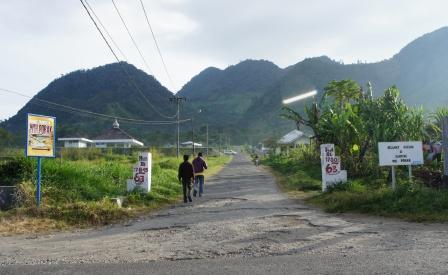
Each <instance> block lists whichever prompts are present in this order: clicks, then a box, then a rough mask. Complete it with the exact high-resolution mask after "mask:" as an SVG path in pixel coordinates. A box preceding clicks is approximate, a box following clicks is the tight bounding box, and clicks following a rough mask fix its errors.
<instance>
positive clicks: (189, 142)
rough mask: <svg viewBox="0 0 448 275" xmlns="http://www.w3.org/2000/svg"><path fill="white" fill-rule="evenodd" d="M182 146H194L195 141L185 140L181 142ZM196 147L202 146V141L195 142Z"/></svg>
mask: <svg viewBox="0 0 448 275" xmlns="http://www.w3.org/2000/svg"><path fill="white" fill-rule="evenodd" d="M180 145H181V146H182V147H192V146H193V141H185V142H182V143H181V144H180ZM194 147H197V148H201V147H202V143H196V142H195V143H194Z"/></svg>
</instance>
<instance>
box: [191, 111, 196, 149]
mask: <svg viewBox="0 0 448 275" xmlns="http://www.w3.org/2000/svg"><path fill="white" fill-rule="evenodd" d="M191 142H192V145H193V157H194V156H195V155H196V152H195V150H194V122H193V117H191Z"/></svg>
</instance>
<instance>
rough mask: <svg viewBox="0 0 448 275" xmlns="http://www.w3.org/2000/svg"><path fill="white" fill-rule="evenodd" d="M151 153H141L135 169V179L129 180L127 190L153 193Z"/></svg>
mask: <svg viewBox="0 0 448 275" xmlns="http://www.w3.org/2000/svg"><path fill="white" fill-rule="evenodd" d="M151 162H152V161H151V153H148V152H140V153H139V155H138V162H137V163H136V164H135V166H134V168H133V170H132V171H133V178H132V179H129V180H127V190H128V191H132V190H134V189H139V190H141V191H144V192H149V191H151Z"/></svg>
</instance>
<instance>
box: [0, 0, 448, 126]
mask: <svg viewBox="0 0 448 275" xmlns="http://www.w3.org/2000/svg"><path fill="white" fill-rule="evenodd" d="M87 1H88V3H89V4H90V6H91V7H92V8H93V10H94V11H95V13H96V15H97V16H98V18H99V19H100V20H101V22H102V23H103V25H104V26H105V27H106V29H107V30H108V32H109V33H110V34H111V36H112V38H113V39H114V41H115V42H116V44H117V45H118V46H119V49H120V50H121V51H122V52H123V54H124V56H122V55H121V54H120V52H119V51H118V49H117V48H115V51H116V52H117V54H118V55H119V58H120V60H125V61H127V62H129V63H132V64H134V65H135V66H136V67H138V68H140V69H142V70H144V71H146V72H147V73H148V74H151V75H154V76H155V77H156V78H157V79H158V80H159V81H160V82H161V83H162V85H164V86H165V87H167V88H168V89H169V90H170V91H173V92H177V91H178V90H180V89H181V88H182V86H183V85H184V84H185V83H187V82H188V81H189V80H190V79H191V78H192V77H193V76H195V75H197V74H198V73H199V72H200V71H202V70H203V69H205V68H207V67H210V66H214V67H218V68H221V69H225V68H226V67H227V66H229V65H233V64H236V63H238V62H240V61H243V60H245V59H266V60H270V61H272V62H274V63H275V64H277V65H278V66H280V67H282V68H283V67H287V66H289V65H293V64H295V63H297V62H300V61H301V60H303V59H304V58H307V57H314V56H322V55H327V56H329V57H330V58H332V59H334V60H337V61H343V62H344V63H355V62H357V61H362V62H377V61H381V60H384V59H388V58H390V57H392V56H393V55H394V54H396V53H398V51H399V50H400V49H401V48H403V47H404V46H405V45H406V44H408V43H409V42H411V41H412V40H414V39H416V38H417V37H419V36H421V35H423V34H425V33H428V32H432V31H434V30H436V29H439V28H441V27H444V26H447V25H448V17H447V16H446V11H447V10H448V1H446V0H425V1H422V0H406V1H405V0H394V1H390V0H338V1H335V0H313V1H310V0H245V1H241V0H142V1H143V3H144V5H145V8H146V10H147V12H148V15H149V20H150V22H151V25H152V28H153V30H154V33H155V35H156V37H157V41H158V43H159V46H160V49H161V51H162V55H163V57H164V59H165V63H166V65H167V68H168V72H169V74H170V76H171V78H172V80H173V81H172V82H170V81H169V78H168V77H167V74H166V73H165V71H164V68H163V65H162V62H161V60H160V57H159V56H158V54H157V49H156V47H155V45H154V41H153V39H152V36H151V32H150V30H149V28H148V25H147V23H146V20H145V17H144V13H143V10H142V8H141V4H140V0H114V1H115V3H116V5H117V7H118V8H119V10H120V12H121V14H122V16H123V18H124V20H125V21H126V24H127V25H128V27H129V30H130V31H131V33H132V35H133V37H134V39H135V41H136V43H137V45H138V46H139V48H140V50H141V52H142V54H143V56H144V58H145V60H146V61H147V64H148V66H146V65H145V63H144V62H143V60H142V59H141V57H140V56H139V54H138V52H137V50H136V49H135V48H134V46H133V44H132V41H131V40H130V38H129V37H128V34H127V33H126V30H125V28H124V26H123V24H122V23H121V21H120V18H119V17H118V15H117V13H116V11H115V9H114V6H113V3H112V1H111V0H87ZM0 22H1V23H0V35H1V38H2V41H1V43H0V53H1V55H2V56H1V63H0V88H2V89H8V90H13V91H17V92H21V93H23V94H26V95H28V96H34V95H35V94H37V93H38V92H39V91H40V90H42V89H43V88H45V87H46V86H47V85H48V84H49V83H50V82H51V81H52V80H54V79H55V78H58V77H60V76H61V75H63V74H66V73H69V72H71V71H74V70H78V69H90V68H93V67H96V66H100V65H104V64H108V63H113V62H115V58H114V57H113V55H112V54H111V52H110V51H109V49H108V48H107V46H106V44H105V42H104V41H103V40H102V39H101V36H100V35H99V33H98V31H97V30H96V29H95V26H94V25H93V23H92V22H91V21H90V19H89V17H88V15H87V13H86V11H85V10H84V8H83V6H82V4H81V2H80V1H79V0H63V1H62V0H14V1H1V3H0ZM112 46H113V45H112ZM113 47H115V46H113ZM28 100H29V99H28V98H23V97H19V96H16V95H11V94H6V93H4V92H1V91H0V120H2V119H7V118H9V117H11V116H13V115H15V114H16V113H17V112H18V111H19V109H20V108H22V107H23V105H24V104H25V103H26V102H27V101H28Z"/></svg>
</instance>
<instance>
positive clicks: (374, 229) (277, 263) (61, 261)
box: [0, 155, 448, 275]
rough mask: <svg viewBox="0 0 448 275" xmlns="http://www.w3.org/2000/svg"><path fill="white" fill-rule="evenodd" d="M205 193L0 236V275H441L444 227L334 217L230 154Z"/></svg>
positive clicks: (445, 254) (446, 268)
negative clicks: (100, 222) (141, 214)
mask: <svg viewBox="0 0 448 275" xmlns="http://www.w3.org/2000/svg"><path fill="white" fill-rule="evenodd" d="M205 188H206V189H205V196H204V197H202V198H198V199H196V200H194V201H193V203H192V204H176V205H174V206H172V207H170V208H167V209H164V210H161V211H159V212H157V213H154V214H152V215H150V216H148V217H146V218H142V219H140V220H134V221H130V222H128V223H125V224H119V225H114V226H110V227H104V228H101V229H95V230H94V229H92V230H81V231H77V232H65V233H55V234H50V235H37V236H35V235H27V236H15V237H2V238H0V274H2V275H6V274H192V275H193V274H194V275H201V274H214V275H219V274H245V275H247V274H448V234H447V229H448V225H444V224H431V225H428V224H414V223H406V222H401V221H397V220H392V219H382V218H371V217H365V216H359V215H333V214H326V213H323V212H322V211H320V210H318V209H315V208H312V207H309V206H306V205H304V204H301V203H299V202H295V201H291V200H289V199H287V198H286V197H285V196H284V195H283V194H282V193H281V192H280V191H279V190H278V188H277V186H276V184H275V180H274V178H273V176H272V175H271V174H270V173H269V172H268V171H266V170H264V169H263V168H260V167H255V166H254V165H253V164H252V163H251V162H250V161H249V160H248V159H247V157H245V156H243V155H237V156H235V158H234V160H233V161H232V162H231V163H230V164H229V165H227V166H226V167H225V168H224V169H223V170H222V172H221V173H219V174H218V175H217V176H215V177H214V178H212V179H209V180H208V181H206V187H205Z"/></svg>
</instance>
